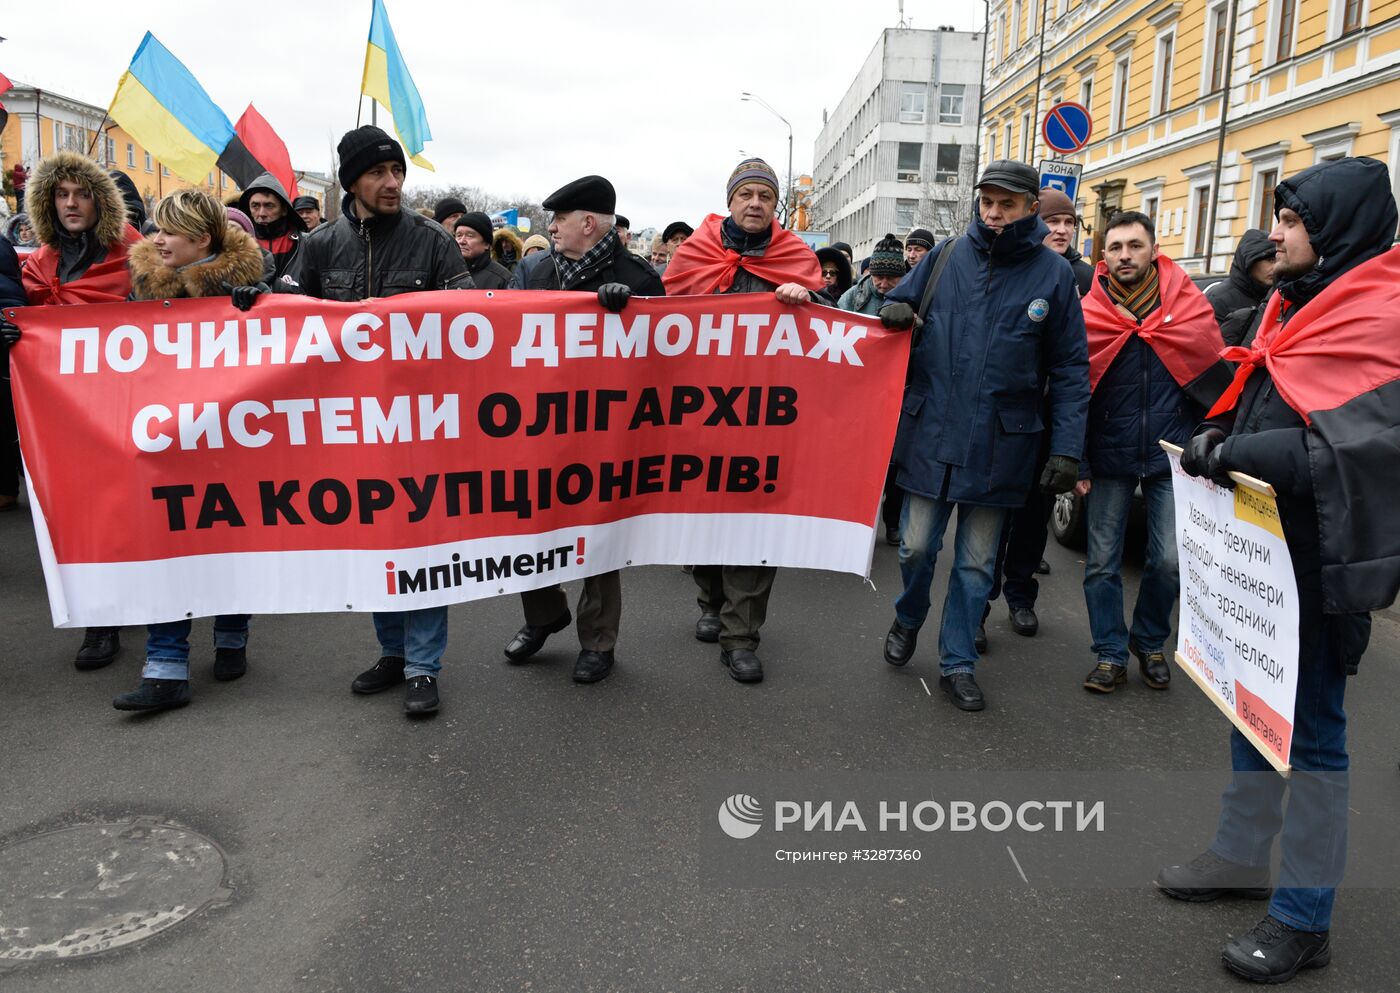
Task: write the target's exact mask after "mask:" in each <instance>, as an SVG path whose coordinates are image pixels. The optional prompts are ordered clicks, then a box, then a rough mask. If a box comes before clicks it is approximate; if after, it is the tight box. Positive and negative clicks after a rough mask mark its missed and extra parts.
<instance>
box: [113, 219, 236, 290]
mask: <svg viewBox="0 0 1400 993" xmlns="http://www.w3.org/2000/svg"><path fill="white" fill-rule="evenodd" d="M128 265H129V266H130V267H131V297H132V299H133V300H166V299H170V298H173V297H222V296H228V292H229V291H228V290H227V289H225V288H224V284H225V283H227V284H228V285H229V286H252V285H253V284H254V283H256V282H258V280H260V279H261V278H262V275H263V256H262V250H261V249H260V248H258V243H257V242H256V241H254V240H253V239H252V237H251V236H250V235H248V234H247V233H246V232H244V231H243V229H242V228H234V227H230V228H229V229H228V231H227V233H226V234H225V235H224V248H223V251H221V252H220V253H219V254H218V255H216V256H214V258H212V259H210V260H209V261H208V262H197V263H195V264H194V265H189V266H186V267H185V268H183V269H172V268H170V267H169V266H166V265H162V264H161V261H160V253H159V252H158V251H157V250H156V245H155V242H154V241H153V240H152V239H150V238H147V239H146V240H145V241H143V242H141V243H140V244H139V245H136V246H135V247H133V248H132V249H131V255H130V258H129V261H128Z"/></svg>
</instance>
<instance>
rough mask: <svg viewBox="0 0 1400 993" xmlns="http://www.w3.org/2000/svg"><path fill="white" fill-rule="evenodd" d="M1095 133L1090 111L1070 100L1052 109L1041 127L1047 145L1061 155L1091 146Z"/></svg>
mask: <svg viewBox="0 0 1400 993" xmlns="http://www.w3.org/2000/svg"><path fill="white" fill-rule="evenodd" d="M1093 133H1094V119H1093V118H1092V117H1090V116H1089V111H1088V110H1087V109H1085V107H1084V106H1083V105H1081V104H1077V103H1074V102H1072V101H1069V100H1065V101H1063V102H1061V103H1057V104H1055V106H1053V107H1051V108H1050V110H1049V112H1048V113H1046V115H1045V120H1044V121H1042V122H1041V125H1040V134H1041V137H1043V138H1044V139H1045V144H1046V145H1048V146H1049V147H1050V148H1051V149H1052V150H1054V151H1056V152H1059V153H1060V154H1061V155H1069V154H1070V153H1071V152H1077V151H1079V150H1080V149H1081V148H1083V147H1084V146H1085V145H1087V144H1089V138H1090V136H1091V135H1093Z"/></svg>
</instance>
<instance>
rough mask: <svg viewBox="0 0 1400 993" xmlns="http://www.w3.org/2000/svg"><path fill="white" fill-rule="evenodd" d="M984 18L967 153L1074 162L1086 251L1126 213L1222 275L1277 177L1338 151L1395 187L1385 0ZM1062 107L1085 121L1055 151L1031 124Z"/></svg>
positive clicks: (1397, 70) (1398, 34) (1399, 138)
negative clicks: (972, 136) (1082, 139)
mask: <svg viewBox="0 0 1400 993" xmlns="http://www.w3.org/2000/svg"><path fill="white" fill-rule="evenodd" d="M1232 12H1233V15H1234V18H1233V19H1234V37H1233V38H1231V32H1230V27H1231V24H1230V22H1231V13H1232ZM989 16H990V22H989V29H988V30H989V35H988V52H987V73H986V94H985V99H984V103H983V114H982V131H981V136H980V137H981V142H982V153H981V154H982V156H983V160H984V161H987V160H989V159H990V158H1016V159H1020V160H1022V161H1026V162H1031V163H1032V164H1034V163H1035V162H1036V161H1037V160H1039V159H1042V158H1063V159H1067V160H1069V161H1073V162H1078V163H1080V164H1081V165H1082V166H1083V170H1084V172H1083V178H1082V180H1081V183H1080V187H1079V206H1080V216H1081V218H1082V220H1083V223H1084V225H1085V231H1084V237H1083V238H1082V239H1081V241H1082V242H1083V243H1084V247H1086V248H1087V249H1088V251H1086V254H1089V255H1095V256H1096V255H1097V250H1098V249H1099V247H1100V244H1101V238H1102V229H1103V224H1104V221H1105V220H1106V219H1107V217H1108V216H1109V215H1110V214H1111V213H1113V212H1114V211H1116V210H1120V209H1122V210H1141V211H1143V212H1145V213H1147V214H1149V215H1151V216H1152V217H1153V218H1154V219H1155V221H1156V223H1157V234H1158V241H1159V243H1160V245H1161V248H1162V252H1163V253H1164V254H1166V255H1168V256H1170V257H1171V258H1174V259H1177V260H1178V261H1180V262H1181V263H1182V264H1183V266H1185V268H1187V270H1188V271H1192V272H1205V271H1211V272H1224V271H1227V270H1228V268H1229V264H1230V259H1231V257H1232V255H1233V252H1234V248H1235V245H1236V243H1237V242H1238V240H1239V238H1240V236H1241V235H1242V234H1243V233H1244V232H1245V230H1247V229H1248V228H1251V227H1254V228H1264V229H1266V230H1267V229H1268V228H1269V227H1271V226H1272V223H1273V221H1272V214H1273V193H1272V191H1273V187H1274V185H1276V184H1277V183H1278V181H1279V180H1280V179H1283V178H1285V177H1287V176H1291V175H1293V174H1295V173H1297V172H1299V171H1300V170H1302V169H1304V168H1306V167H1308V166H1310V165H1313V164H1314V163H1315V162H1319V161H1322V160H1324V159H1329V158H1336V157H1339V156H1344V155H1367V156H1370V157H1372V158H1375V159H1379V160H1380V161H1382V162H1385V163H1386V164H1387V165H1388V167H1389V168H1390V172H1391V181H1392V187H1393V188H1394V189H1395V190H1396V191H1398V192H1400V0H1175V2H1164V0H993V2H992V4H991V5H990V13H989ZM1227 76H1228V100H1227V99H1226V96H1227V94H1226V80H1227ZM1062 100H1070V101H1075V102H1078V103H1080V104H1083V105H1084V106H1086V107H1087V108H1088V109H1089V112H1090V114H1091V115H1092V117H1093V120H1094V129H1093V133H1092V135H1091V138H1090V142H1089V144H1088V145H1087V146H1086V147H1085V148H1083V149H1082V150H1081V151H1079V152H1077V153H1075V154H1072V155H1063V156H1062V155H1059V154H1058V153H1053V152H1051V151H1050V150H1049V149H1048V148H1047V147H1046V145H1045V141H1044V137H1043V135H1042V133H1041V131H1040V122H1041V120H1042V119H1043V117H1044V115H1045V113H1046V112H1047V111H1048V110H1049V108H1050V107H1051V106H1053V105H1054V104H1055V103H1057V102H1059V101H1062ZM1222 105H1223V107H1222ZM1222 110H1223V113H1224V114H1225V119H1224V126H1223V128H1222V120H1221V115H1222ZM1222 131H1223V143H1222ZM1212 212H1213V218H1214V224H1213V226H1212Z"/></svg>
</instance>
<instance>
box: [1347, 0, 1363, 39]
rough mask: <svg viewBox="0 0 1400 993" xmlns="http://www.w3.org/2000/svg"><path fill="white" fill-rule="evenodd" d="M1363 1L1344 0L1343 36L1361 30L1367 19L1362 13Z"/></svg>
mask: <svg viewBox="0 0 1400 993" xmlns="http://www.w3.org/2000/svg"><path fill="white" fill-rule="evenodd" d="M1362 5H1363V0H1343V5H1342V34H1351V33H1352V32H1353V31H1360V30H1361V22H1362V21H1363V20H1364V19H1365V18H1364V15H1363V13H1362V10H1361V8H1362Z"/></svg>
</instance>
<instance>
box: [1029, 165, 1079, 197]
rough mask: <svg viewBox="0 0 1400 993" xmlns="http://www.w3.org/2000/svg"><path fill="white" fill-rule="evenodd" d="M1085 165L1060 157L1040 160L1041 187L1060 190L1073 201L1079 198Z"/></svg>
mask: <svg viewBox="0 0 1400 993" xmlns="http://www.w3.org/2000/svg"><path fill="white" fill-rule="evenodd" d="M1083 171H1084V167H1083V166H1082V165H1080V164H1079V163H1078V162H1064V161H1062V160H1060V159H1041V160H1040V188H1041V189H1042V190H1043V189H1045V188H1047V187H1049V188H1050V189H1052V190H1059V191H1060V192H1061V193H1063V194H1064V195H1065V196H1067V197H1069V198H1070V200H1072V201H1077V200H1078V199H1079V176H1080V174H1081V173H1082V172H1083Z"/></svg>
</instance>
